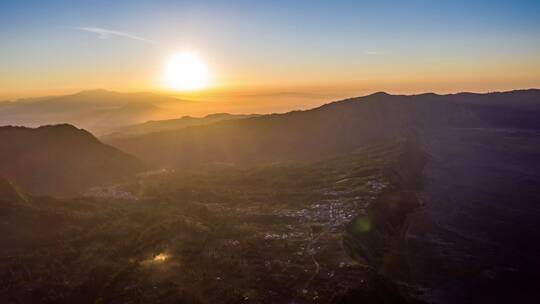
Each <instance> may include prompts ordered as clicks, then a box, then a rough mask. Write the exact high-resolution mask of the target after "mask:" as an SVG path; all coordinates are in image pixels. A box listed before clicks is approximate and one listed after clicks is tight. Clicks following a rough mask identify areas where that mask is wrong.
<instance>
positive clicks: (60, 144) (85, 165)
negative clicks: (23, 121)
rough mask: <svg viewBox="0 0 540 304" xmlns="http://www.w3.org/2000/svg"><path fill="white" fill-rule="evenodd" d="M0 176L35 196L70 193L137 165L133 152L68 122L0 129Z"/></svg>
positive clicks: (116, 177) (111, 178) (115, 177)
mask: <svg viewBox="0 0 540 304" xmlns="http://www.w3.org/2000/svg"><path fill="white" fill-rule="evenodd" d="M0 158H1V159H2V162H0V176H4V177H5V178H7V179H9V180H11V181H13V182H14V183H16V184H18V185H20V186H21V187H22V188H23V189H25V190H27V191H29V192H31V193H36V194H53V195H71V194H75V193H77V192H79V191H83V190H85V189H87V188H88V187H91V186H96V185H102V184H107V183H111V182H114V181H118V180H121V179H122V178H125V177H127V176H130V175H132V174H134V173H136V172H138V171H139V170H141V169H142V168H143V165H142V163H141V162H140V161H139V160H137V159H136V158H134V157H133V156H130V155H127V154H125V153H123V152H120V151H118V150H117V149H115V148H113V147H110V146H107V145H105V144H103V143H101V142H100V141H98V140H97V139H96V138H95V137H94V136H93V135H92V134H90V133H88V132H87V131H85V130H82V129H77V128H75V127H73V126H71V125H67V124H64V125H55V126H44V127H39V128H36V129H31V128H25V127H11V126H7V127H0Z"/></svg>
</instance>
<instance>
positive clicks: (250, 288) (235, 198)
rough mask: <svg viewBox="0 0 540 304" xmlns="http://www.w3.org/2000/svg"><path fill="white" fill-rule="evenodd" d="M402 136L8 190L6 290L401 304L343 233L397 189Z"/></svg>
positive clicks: (72, 296)
mask: <svg viewBox="0 0 540 304" xmlns="http://www.w3.org/2000/svg"><path fill="white" fill-rule="evenodd" d="M402 147H403V145H402V143H401V142H397V143H395V144H392V145H386V146H379V147H374V148H370V149H364V150H360V151H357V152H355V153H352V154H349V155H346V156H342V157H339V158H335V159H331V160H326V161H320V162H316V163H306V164H295V165H292V164H291V165H273V166H266V167H260V168H251V169H242V168H236V167H225V166H222V167H207V168H204V169H200V170H198V171H164V172H160V173H156V174H148V175H146V176H141V177H139V178H138V179H137V180H136V181H133V182H130V183H126V184H123V185H119V186H115V187H114V191H106V192H104V193H108V194H110V195H111V197H107V196H94V197H92V196H87V197H84V198H79V199H73V200H56V199H52V198H47V197H32V198H29V199H28V203H27V204H24V205H22V204H16V203H10V202H0V208H2V210H1V211H2V212H1V213H0V214H1V216H2V218H1V221H2V223H3V227H4V228H3V229H4V230H5V231H6V232H7V234H6V235H7V236H8V237H6V238H3V239H2V241H1V242H2V243H1V244H0V248H2V249H1V252H0V253H1V255H0V276H1V277H0V299H3V300H5V301H6V302H10V301H15V299H17V300H21V301H25V300H26V301H35V302H43V303H283V302H287V301H295V302H296V303H311V302H314V303H315V302H320V303H329V302H335V303H349V302H351V301H353V300H354V301H358V299H363V300H365V301H369V302H370V303H395V302H402V301H404V299H403V298H402V297H401V296H399V295H398V293H397V291H396V289H395V287H393V285H392V284H390V283H388V282H387V281H386V280H385V279H383V278H381V277H379V276H378V275H377V274H376V272H375V271H374V270H373V268H371V267H369V266H367V265H365V264H363V263H361V261H362V259H357V260H353V259H351V258H350V257H349V255H348V254H347V251H346V250H345V249H344V248H343V242H342V240H343V238H342V236H343V232H344V229H345V226H346V225H347V224H348V223H349V222H351V221H353V222H358V221H360V222H362V223H363V220H362V219H363V218H365V217H366V216H367V215H366V214H368V213H366V212H367V211H366V210H367V208H368V206H369V205H370V204H371V203H373V202H374V201H375V199H376V198H377V197H378V195H379V193H381V192H382V191H384V189H388V188H392V187H393V185H392V184H391V180H389V178H388V176H390V175H391V174H390V172H392V170H393V168H395V166H396V162H397V161H398V159H399V157H400V156H401V155H402ZM98 190H99V189H98ZM92 193H99V191H97V192H96V191H94V192H92ZM114 193H130V194H131V195H132V196H128V197H127V198H126V197H125V196H122V198H115V197H114ZM357 214H363V215H362V217H360V218H358V219H357V220H356V221H355V220H354V219H355V217H356V215H357ZM360 227H361V228H362V229H364V230H365V229H368V230H369V229H370V225H367V224H365V223H364V224H362V225H360ZM359 261H360V263H359Z"/></svg>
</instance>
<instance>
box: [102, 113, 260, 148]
mask: <svg viewBox="0 0 540 304" xmlns="http://www.w3.org/2000/svg"><path fill="white" fill-rule="evenodd" d="M257 116H260V115H257V114H246V115H244V114H236V115H235V114H229V113H216V114H210V115H206V116H204V117H191V116H184V117H181V118H176V119H167V120H157V121H147V122H145V123H142V124H136V125H131V126H127V127H123V128H118V129H115V130H113V132H112V133H110V134H107V135H104V136H101V137H100V139H101V140H103V141H105V142H107V141H112V140H115V139H120V138H128V137H134V136H139V135H144V134H148V133H155V132H163V131H172V130H178V129H182V128H185V127H192V126H201V125H207V124H211V123H214V122H218V121H222V120H232V119H243V118H252V117H257Z"/></svg>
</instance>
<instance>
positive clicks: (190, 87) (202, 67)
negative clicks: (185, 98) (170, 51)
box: [164, 52, 210, 91]
mask: <svg viewBox="0 0 540 304" xmlns="http://www.w3.org/2000/svg"><path fill="white" fill-rule="evenodd" d="M164 81H165V85H166V86H167V88H169V89H171V90H176V91H195V90H200V89H204V88H206V87H208V85H209V82H210V80H209V73H208V69H207V67H206V64H205V63H204V61H203V60H202V59H201V58H200V57H199V56H197V55H196V54H194V53H187V52H185V53H178V54H175V55H174V56H172V57H171V58H170V59H169V61H168V62H167V64H166V66H165V72H164Z"/></svg>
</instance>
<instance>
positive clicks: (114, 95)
mask: <svg viewBox="0 0 540 304" xmlns="http://www.w3.org/2000/svg"><path fill="white" fill-rule="evenodd" d="M189 103H190V102H189V101H184V100H180V99H177V98H174V97H170V96H167V95H160V94H152V93H118V92H112V91H106V90H91V91H82V92H79V93H76V94H71V95H64V96H49V97H38V98H27V99H19V100H16V101H12V102H2V103H0V125H22V126H27V127H37V126H40V125H48V124H59V123H70V124H73V125H76V126H78V127H81V128H84V129H87V130H90V131H91V132H94V133H106V132H108V131H109V130H111V129H115V128H119V127H123V126H128V125H132V124H137V123H142V122H145V121H148V120H149V119H164V118H169V117H170V116H171V113H170V111H169V110H168V109H167V108H168V107H171V106H173V107H181V106H182V105H185V104H189Z"/></svg>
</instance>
